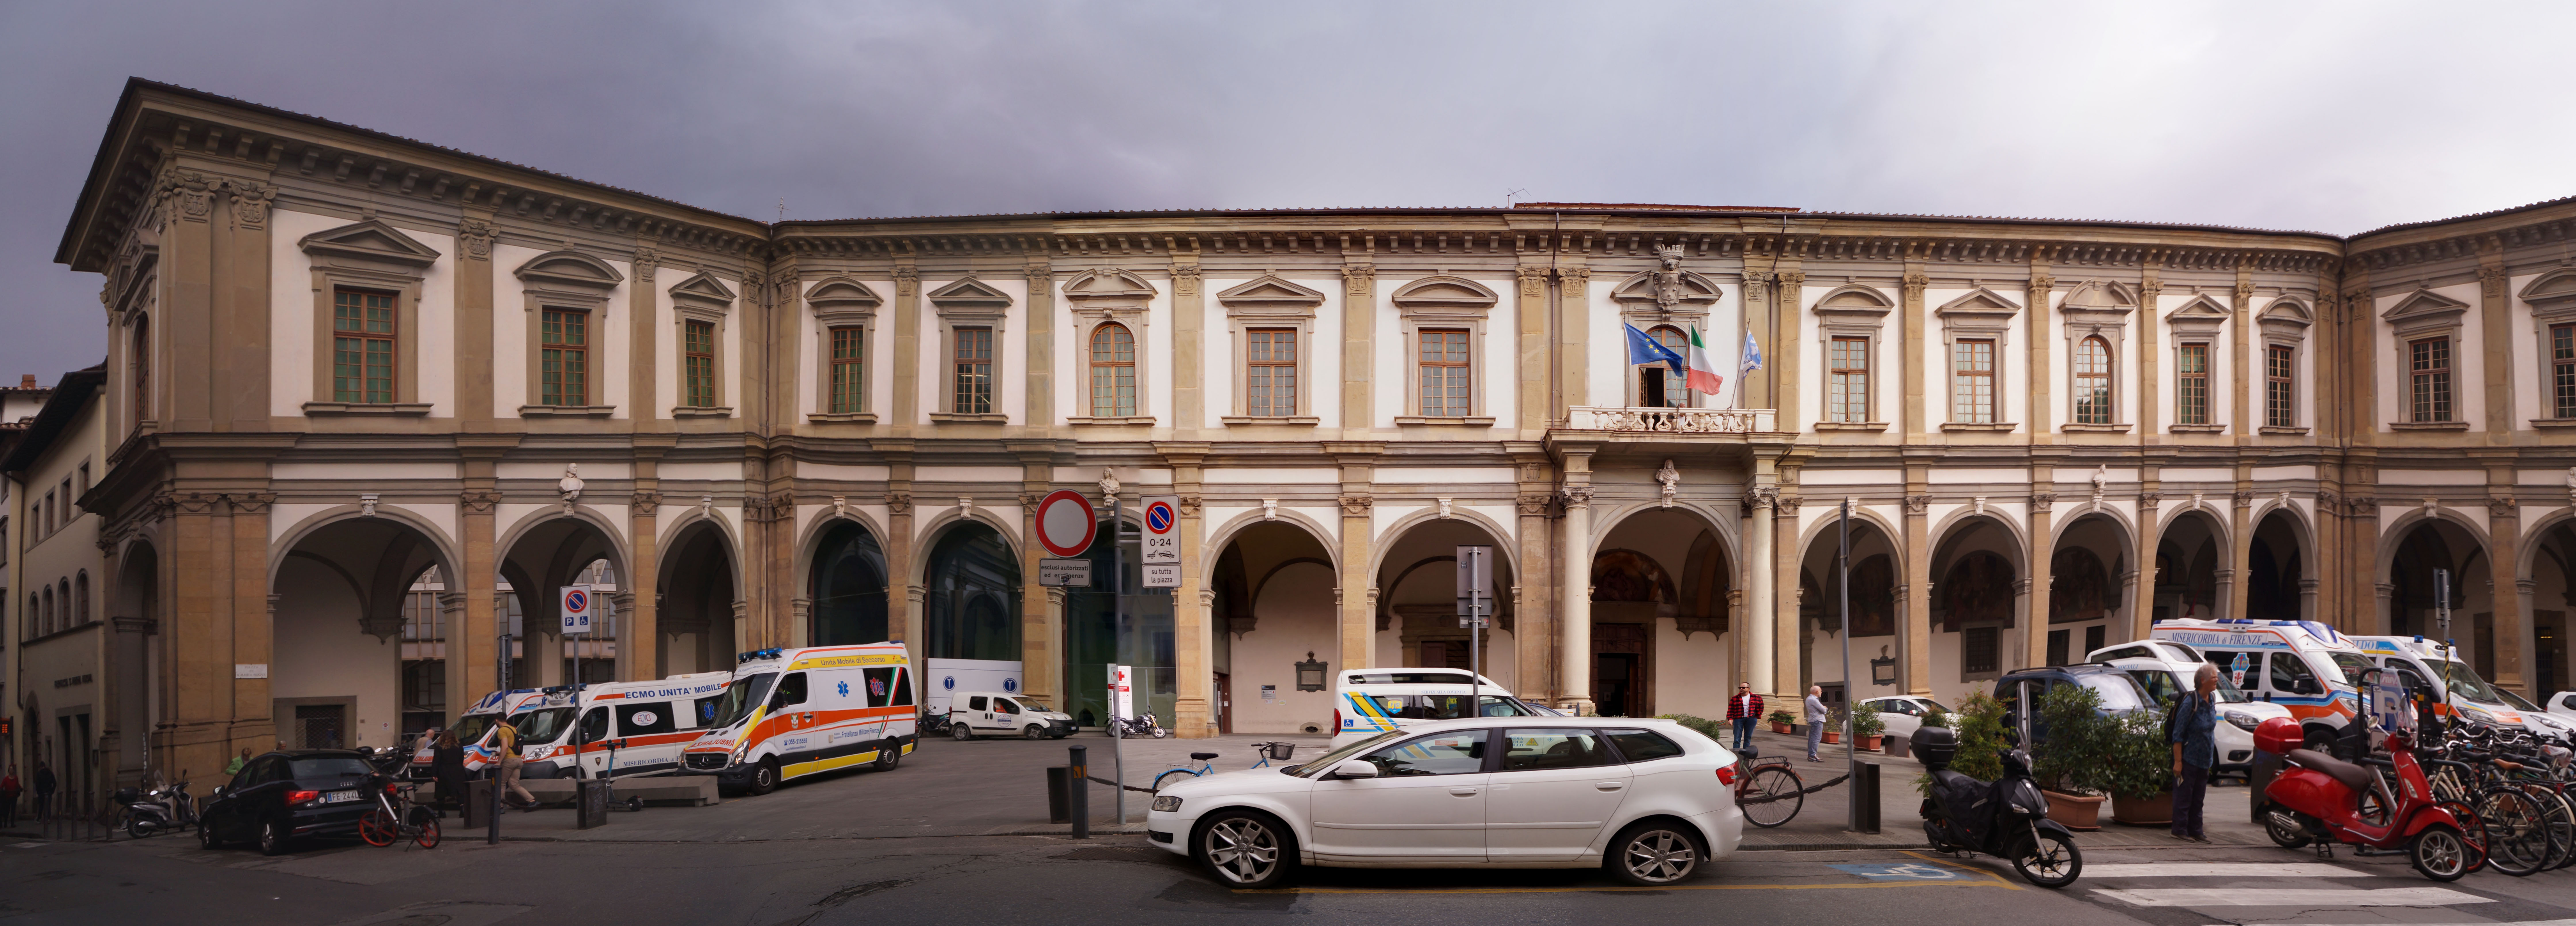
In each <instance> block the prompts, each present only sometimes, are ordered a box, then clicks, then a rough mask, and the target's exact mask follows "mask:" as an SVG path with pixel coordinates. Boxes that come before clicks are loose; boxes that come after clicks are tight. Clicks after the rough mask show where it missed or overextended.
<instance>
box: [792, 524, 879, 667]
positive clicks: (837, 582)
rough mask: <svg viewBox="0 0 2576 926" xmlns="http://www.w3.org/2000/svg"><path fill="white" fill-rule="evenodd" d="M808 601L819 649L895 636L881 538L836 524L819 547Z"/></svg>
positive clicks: (826, 531)
mask: <svg viewBox="0 0 2576 926" xmlns="http://www.w3.org/2000/svg"><path fill="white" fill-rule="evenodd" d="M806 595H807V597H808V598H810V599H811V600H812V604H811V605H809V606H808V611H807V613H808V615H809V618H808V619H809V620H810V621H811V625H810V626H809V627H808V628H807V631H806V639H807V640H809V641H811V642H812V643H813V645H815V646H836V645H840V644H845V643H875V642H878V641H881V640H886V639H889V638H890V637H891V636H892V633H891V631H890V628H888V627H887V625H886V562H885V552H884V551H883V550H881V549H879V548H878V546H877V538H876V535H874V534H871V533H869V532H868V529H867V528H866V527H864V526H862V525H860V524H859V523H858V522H856V521H847V520H843V521H834V522H833V523H832V525H831V526H830V527H828V528H826V529H824V531H823V536H822V538H821V539H819V540H817V541H816V542H815V544H814V565H813V567H812V571H811V574H810V575H809V576H808V578H807V586H806Z"/></svg>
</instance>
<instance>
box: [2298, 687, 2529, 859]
mask: <svg viewBox="0 0 2576 926" xmlns="http://www.w3.org/2000/svg"><path fill="white" fill-rule="evenodd" d="M2369 716H2370V715H2369V714H2368V713H2364V714H2363V715H2362V717H2363V718H2364V719H2363V720H2362V721H2357V722H2364V723H2366V722H2368V721H2367V718H2368V717H2369ZM2302 737H2303V734H2302V732H2301V730H2300V729H2299V724H2298V722H2297V721H2295V720H2291V719H2289V718H2287V717H2275V718H2273V719H2271V720H2266V721H2264V722H2263V725H2262V726H2260V727H2257V728H2255V731H2254V745H2255V748H2257V749H2261V750H2263V751H2264V752H2269V753H2273V754H2276V755H2279V756H2282V757H2283V758H2284V759H2285V760H2286V761H2287V762H2288V763H2289V765H2288V767H2287V768H2284V769H2282V770H2281V773H2280V774H2279V775H2278V776H2276V777H2274V778H2273V779H2272V783H2271V784H2270V785H2267V786H2265V787H2264V789H2263V798H2264V801H2265V804H2266V808H2265V810H2264V812H2263V823H2264V829H2266V830H2268V831H2270V834H2271V836H2272V841H2273V842H2274V843H2277V844H2279V845H2280V846H2281V847H2282V848H2286V849H2296V848H2299V847H2301V846H2305V845H2308V844H2309V843H2310V842H2315V843H2316V844H2317V852H2318V854H2319V855H2326V854H2328V853H2331V852H2332V851H2333V846H2334V844H2336V843H2347V844H2350V845H2354V846H2358V847H2360V849H2361V851H2362V852H2363V853H2365V854H2367V853H2370V852H2372V851H2374V850H2376V851H2379V852H2383V853H2394V852H2398V851H2403V852H2405V853H2406V855H2407V857H2408V860H2409V861H2411V862H2413V863H2414V865H2415V870H2416V871H2418V872H2422V873H2423V875H2424V877H2427V878H2431V879H2433V880H2435V881H2456V880H2459V878H2460V876H2462V875H2465V874H2468V873H2469V872H2471V871H2475V870H2477V869H2478V868H2479V867H2481V866H2482V864H2483V863H2484V862H2485V861H2486V858H2485V852H2484V851H2483V849H2482V847H2483V846H2484V845H2485V843H2486V840H2485V839H2484V838H2483V835H2484V827H2482V826H2480V825H2479V823H2478V821H2477V818H2476V817H2475V816H2474V815H2471V816H2469V817H2468V818H2467V819H2465V820H2463V819H2461V817H2460V815H2458V814H2454V813H2453V812H2452V809H2451V806H2456V805H2451V806H2444V805H2443V804H2441V803H2440V802H2438V801H2436V800H2435V799H2434V798H2433V788H2432V785H2431V784H2430V783H2428V782H2426V781H2425V779H2424V768H2423V766H2422V765H2420V764H2417V762H2416V761H2415V754H2414V751H2413V750H2411V749H2409V748H2408V747H2409V746H2410V745H2411V743H2412V740H2411V737H2410V731H2409V730H2408V729H2406V728H2405V727H2404V726H2400V727H2399V728H2397V729H2394V730H2391V731H2389V733H2388V754H2389V756H2390V757H2391V759H2392V760H2393V761H2392V762H2391V763H2390V764H2391V765H2392V766H2393V767H2394V770H2395V772H2396V776H2395V777H2396V781H2395V783H2394V784H2393V785H2392V784H2391V783H2390V782H2389V780H2388V778H2387V777H2385V776H2383V775H2382V774H2381V773H2380V770H2379V769H2378V768H2375V767H2372V766H2365V765H2356V764H2353V763H2351V762H2346V761H2343V760H2341V759H2337V758H2335V757H2333V756H2330V755H2327V754H2325V753H2322V752H2318V751H2316V750H2313V749H2304V748H2300V741H2301V739H2302ZM2365 798H2367V799H2368V800H2369V806H2368V808H2367V809H2365V808H2364V806H2363V801H2364V799H2365ZM2463 812H2465V811H2463Z"/></svg>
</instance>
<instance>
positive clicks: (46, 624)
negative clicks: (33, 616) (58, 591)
mask: <svg viewBox="0 0 2576 926" xmlns="http://www.w3.org/2000/svg"><path fill="white" fill-rule="evenodd" d="M37 613H38V614H40V615H42V616H41V617H39V618H37V623H36V635H37V636H40V637H41V636H44V635H46V634H49V633H52V632H54V589H53V587H52V586H46V587H45V606H44V608H43V609H42V610H40V611H38V612H37Z"/></svg>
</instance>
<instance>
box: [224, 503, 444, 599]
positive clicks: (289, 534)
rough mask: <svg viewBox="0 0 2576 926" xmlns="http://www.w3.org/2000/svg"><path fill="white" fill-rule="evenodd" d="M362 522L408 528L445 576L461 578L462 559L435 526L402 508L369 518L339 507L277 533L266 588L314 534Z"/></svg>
mask: <svg viewBox="0 0 2576 926" xmlns="http://www.w3.org/2000/svg"><path fill="white" fill-rule="evenodd" d="M364 518H376V519H381V520H385V521H391V522H395V523H399V524H401V525H402V526H404V527H408V528H410V529H412V530H413V531H415V532H418V533H419V534H420V535H421V536H422V537H424V538H427V539H428V540H429V542H430V549H431V550H433V551H434V552H433V553H432V554H431V558H432V559H434V560H436V561H437V564H438V568H439V569H440V570H441V571H443V572H445V573H446V574H447V575H462V574H463V573H462V572H461V571H460V570H459V568H458V564H459V563H462V562H464V559H463V557H462V556H460V555H459V554H458V553H457V546H456V542H455V540H454V539H453V538H450V537H449V536H447V531H445V530H444V529H441V528H440V527H439V526H438V525H437V524H436V523H434V522H432V521H430V520H429V519H427V518H424V517H421V516H420V515H419V514H417V513H415V512H413V511H411V510H409V509H408V508H406V507H404V506H402V505H388V504H381V503H380V504H378V505H376V508H375V513H374V514H372V515H370V514H368V513H367V512H366V510H365V508H364V507H362V506H359V505H341V506H338V507H334V508H325V509H323V510H321V511H317V512H314V513H313V514H310V515H307V516H305V518H304V519H303V520H301V521H297V522H295V524H294V526H292V527H289V528H287V529H286V530H285V531H284V532H282V533H279V534H278V535H277V539H276V540H273V541H270V542H269V544H268V550H269V557H268V559H269V562H268V587H269V588H271V589H274V588H276V587H277V571H278V569H279V568H280V567H282V566H284V565H285V564H286V555H287V553H288V552H289V551H292V550H294V549H295V548H296V547H298V546H302V545H303V543H304V541H305V540H306V539H308V538H310V537H312V536H313V533H314V532H315V531H319V530H321V529H323V528H325V527H329V526H331V525H332V524H336V523H339V522H342V521H349V520H357V519H364Z"/></svg>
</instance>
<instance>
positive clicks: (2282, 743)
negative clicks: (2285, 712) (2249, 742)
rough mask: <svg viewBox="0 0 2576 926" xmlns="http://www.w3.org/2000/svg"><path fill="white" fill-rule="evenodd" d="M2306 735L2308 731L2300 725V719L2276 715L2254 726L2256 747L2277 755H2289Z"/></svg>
mask: <svg viewBox="0 0 2576 926" xmlns="http://www.w3.org/2000/svg"><path fill="white" fill-rule="evenodd" d="M2306 737H2307V731H2306V730H2304V729H2302V728H2301V727H2300V726H2299V722H2298V721H2296V720H2292V719H2290V718H2287V717H2274V718H2272V719H2270V720H2266V721H2263V723H2262V725H2260V726H2257V727H2255V728H2254V748H2256V749H2260V750H2263V751H2264V752H2268V753H2271V754H2273V755H2276V756H2282V755H2288V754H2289V753H2290V750H2293V749H2297V748H2299V747H2300V746H2301V745H2302V743H2303V741H2304V740H2305V738H2306Z"/></svg>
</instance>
